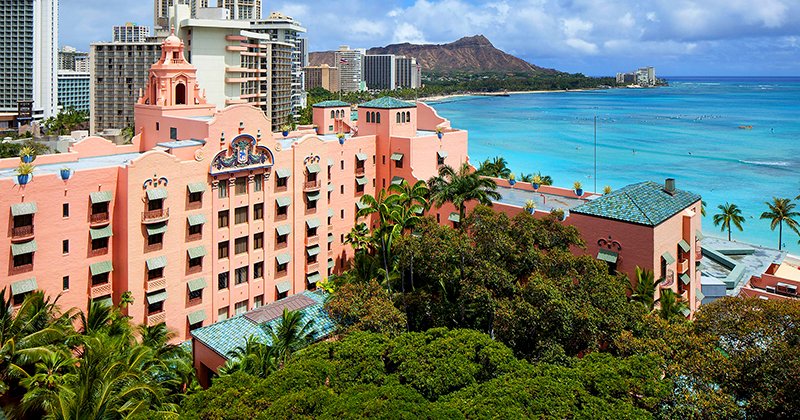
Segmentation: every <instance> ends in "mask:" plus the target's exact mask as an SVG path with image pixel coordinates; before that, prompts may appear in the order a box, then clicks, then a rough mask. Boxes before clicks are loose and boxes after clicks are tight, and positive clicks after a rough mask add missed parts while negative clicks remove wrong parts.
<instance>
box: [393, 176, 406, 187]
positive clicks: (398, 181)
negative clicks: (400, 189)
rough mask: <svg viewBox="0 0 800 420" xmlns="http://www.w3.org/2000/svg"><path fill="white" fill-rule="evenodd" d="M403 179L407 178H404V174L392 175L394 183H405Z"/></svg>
mask: <svg viewBox="0 0 800 420" xmlns="http://www.w3.org/2000/svg"><path fill="white" fill-rule="evenodd" d="M403 181H405V179H403V177H402V176H395V177H392V185H400V184H402V183H403Z"/></svg>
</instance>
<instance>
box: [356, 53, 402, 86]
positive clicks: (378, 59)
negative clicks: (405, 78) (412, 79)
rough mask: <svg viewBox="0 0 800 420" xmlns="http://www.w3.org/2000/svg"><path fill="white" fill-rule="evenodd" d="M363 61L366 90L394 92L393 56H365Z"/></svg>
mask: <svg viewBox="0 0 800 420" xmlns="http://www.w3.org/2000/svg"><path fill="white" fill-rule="evenodd" d="M363 60H364V69H363V71H364V82H366V84H367V89H369V90H394V89H395V88H396V87H397V72H396V61H395V56H394V54H367V55H365V56H364V59H363ZM409 71H410V68H409ZM409 76H410V72H409Z"/></svg>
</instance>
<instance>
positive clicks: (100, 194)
mask: <svg viewBox="0 0 800 420" xmlns="http://www.w3.org/2000/svg"><path fill="white" fill-rule="evenodd" d="M113 196H114V195H113V194H112V193H111V191H97V192H93V193H91V194H89V199H90V200H92V204H99V203H108V202H109V201H111V198H112V197H113Z"/></svg>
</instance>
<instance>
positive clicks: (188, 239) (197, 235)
mask: <svg viewBox="0 0 800 420" xmlns="http://www.w3.org/2000/svg"><path fill="white" fill-rule="evenodd" d="M200 239H203V234H202V233H190V234H188V235H186V242H191V241H198V240H200Z"/></svg>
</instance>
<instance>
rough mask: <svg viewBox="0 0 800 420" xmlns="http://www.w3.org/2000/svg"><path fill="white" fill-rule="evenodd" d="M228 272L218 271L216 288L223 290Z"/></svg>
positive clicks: (226, 284)
mask: <svg viewBox="0 0 800 420" xmlns="http://www.w3.org/2000/svg"><path fill="white" fill-rule="evenodd" d="M228 277H229V275H228V272H227V271H226V272H224V273H219V275H218V276H217V290H225V289H227V288H228Z"/></svg>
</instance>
